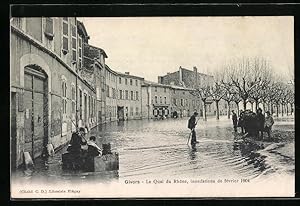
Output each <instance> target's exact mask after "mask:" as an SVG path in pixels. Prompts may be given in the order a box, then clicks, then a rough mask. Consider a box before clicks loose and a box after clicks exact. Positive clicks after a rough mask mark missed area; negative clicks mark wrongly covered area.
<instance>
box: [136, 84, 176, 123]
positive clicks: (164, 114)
mask: <svg viewBox="0 0 300 206" xmlns="http://www.w3.org/2000/svg"><path fill="white" fill-rule="evenodd" d="M170 106H171V87H170V86H168V85H164V84H158V83H155V82H150V81H144V84H143V85H142V108H143V113H142V117H143V118H148V119H161V118H168V117H170V116H171V113H170Z"/></svg>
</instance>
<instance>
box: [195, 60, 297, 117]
mask: <svg viewBox="0 0 300 206" xmlns="http://www.w3.org/2000/svg"><path fill="white" fill-rule="evenodd" d="M273 71H274V70H273V68H272V66H271V64H270V63H269V62H268V61H267V60H266V59H265V58H259V57H254V58H240V59H234V60H231V61H230V62H228V63H226V64H224V65H223V66H222V68H221V69H219V70H218V71H216V72H215V73H214V75H213V77H212V78H211V81H208V82H206V83H201V84H200V85H197V86H196V85H195V90H194V91H193V92H192V94H193V95H195V96H197V97H199V98H200V99H201V100H202V102H203V119H204V120H206V105H207V103H208V102H211V101H213V102H214V103H215V104H216V118H217V119H219V102H220V101H221V100H222V99H223V100H224V101H226V102H227V105H228V106H227V114H228V118H230V110H231V108H230V103H231V102H234V103H235V104H236V106H237V110H238V111H239V104H240V102H242V107H243V110H246V104H247V103H248V102H250V103H251V105H252V108H253V104H255V112H256V111H257V109H258V107H259V105H262V107H263V110H264V111H267V110H268V111H270V112H271V113H273V112H274V111H273V108H276V114H277V116H278V113H279V108H280V106H281V111H282V115H283V110H285V111H286V113H287V114H289V112H290V114H292V109H291V111H288V108H293V105H294V84H293V82H294V81H293V80H284V79H283V78H281V76H278V75H277V76H276V75H275V74H274V72H273ZM288 105H289V106H290V107H288ZM253 110H254V109H253Z"/></svg>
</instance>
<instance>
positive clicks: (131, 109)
mask: <svg viewBox="0 0 300 206" xmlns="http://www.w3.org/2000/svg"><path fill="white" fill-rule="evenodd" d="M130 116H133V107H130Z"/></svg>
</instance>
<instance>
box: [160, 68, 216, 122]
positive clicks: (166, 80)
mask: <svg viewBox="0 0 300 206" xmlns="http://www.w3.org/2000/svg"><path fill="white" fill-rule="evenodd" d="M158 82H159V83H161V84H165V85H170V86H172V87H174V88H175V87H178V88H177V89H175V90H173V92H175V94H176V92H177V90H178V94H179V95H182V96H180V98H179V96H177V95H175V94H174V97H175V98H173V102H172V104H173V107H172V109H174V108H175V109H176V112H177V113H178V112H179V114H180V115H181V116H189V115H191V110H197V111H198V113H199V114H200V115H202V112H203V102H202V101H201V100H200V99H199V98H197V97H195V96H194V95H192V94H191V92H190V91H192V90H194V89H197V88H201V87H205V86H209V87H212V86H213V76H211V75H207V74H203V73H199V72H198V69H197V68H196V67H194V68H193V71H191V70H188V69H185V68H182V67H181V66H180V67H179V70H178V71H176V72H173V73H167V74H166V75H164V76H159V77H158ZM179 87H181V89H179ZM180 91H181V92H180ZM175 99H178V100H175ZM177 101H180V103H178V102H177ZM190 101H191V102H190ZM186 102H187V103H186ZM212 103H213V101H212V99H211V98H208V99H207V100H206V114H207V115H208V116H209V115H214V114H215V113H216V112H215V105H214V104H212ZM182 105H184V106H182ZM190 105H194V106H191V107H190ZM177 110H178V111H177Z"/></svg>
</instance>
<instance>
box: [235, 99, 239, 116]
mask: <svg viewBox="0 0 300 206" xmlns="http://www.w3.org/2000/svg"><path fill="white" fill-rule="evenodd" d="M235 103H236V108H237V114H238V116H240V108H239V102H235Z"/></svg>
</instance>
